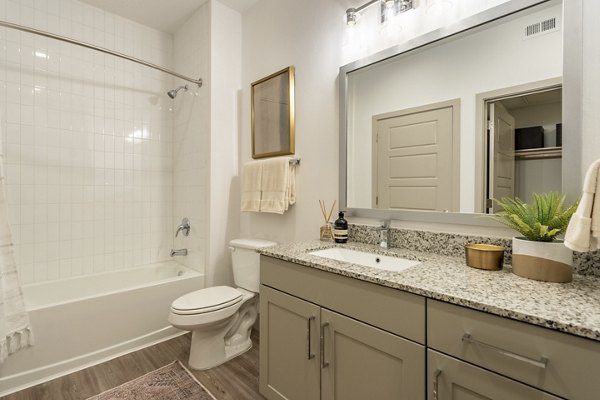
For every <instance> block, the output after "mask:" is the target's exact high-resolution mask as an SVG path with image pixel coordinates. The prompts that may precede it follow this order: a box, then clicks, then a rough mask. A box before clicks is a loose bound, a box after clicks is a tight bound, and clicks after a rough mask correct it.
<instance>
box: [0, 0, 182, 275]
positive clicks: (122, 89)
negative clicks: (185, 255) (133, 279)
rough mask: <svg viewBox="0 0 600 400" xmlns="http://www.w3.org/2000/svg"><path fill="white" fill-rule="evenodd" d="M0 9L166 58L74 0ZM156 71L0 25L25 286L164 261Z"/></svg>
mask: <svg viewBox="0 0 600 400" xmlns="http://www.w3.org/2000/svg"><path fill="white" fill-rule="evenodd" d="M0 18H2V19H6V20H8V21H11V22H15V23H20V24H23V25H27V26H31V27H35V28H38V29H43V30H48V31H51V32H55V33H59V34H62V35H66V36H69V37H73V38H75V39H79V40H83V41H86V42H91V43H94V44H96V45H100V46H104V47H108V48H111V49H115V50H117V51H120V52H123V53H126V54H130V55H133V56H135V57H139V58H142V59H145V60H148V61H150V62H153V63H156V64H159V65H163V66H167V67H170V66H171V64H172V56H173V50H172V37H171V36H170V35H168V34H164V33H161V32H159V31H156V30H153V29H150V28H148V27H145V26H143V25H140V24H137V23H134V22H132V21H129V20H126V19H123V18H121V17H118V16H115V15H112V14H110V13H107V12H104V11H101V10H99V9H96V8H93V7H91V6H88V5H86V4H83V3H80V2H78V1H75V0H35V1H34V0H14V1H13V0H0ZM173 84H174V82H173V79H172V78H171V77H170V76H169V75H167V74H164V73H161V72H159V71H155V70H152V69H149V68H147V67H144V66H141V65H137V64H134V63H131V62H129V61H125V60H121V59H117V58H115V57H113V56H109V55H104V54H102V53H99V52H95V51H92V50H88V49H84V48H80V47H77V46H74V45H71V44H66V43H61V42H57V41H55V40H52V39H46V38H43V37H39V36H34V35H31V34H27V33H21V32H18V31H15V30H8V29H0V121H1V125H0V129H1V131H2V140H3V147H4V151H5V153H6V158H5V163H6V169H5V171H6V181H5V182H6V184H7V186H6V189H7V198H8V204H9V218H10V224H11V227H12V229H13V234H14V243H15V249H16V257H17V262H18V264H19V270H20V274H21V279H22V281H23V282H24V283H28V282H34V281H35V282H39V281H44V280H50V279H56V278H62V277H69V276H74V275H81V274H87V273H94V272H100V271H107V270H112V269H117V268H128V267H132V266H136V265H142V264H147V263H151V262H156V261H160V260H164V259H168V258H169V257H168V252H169V250H170V249H171V247H172V245H173V240H172V237H173V236H172V235H173V198H172V185H173V137H172V127H173V115H172V114H173V112H172V110H171V106H172V101H171V100H170V99H169V98H168V97H167V96H166V94H165V93H166V91H167V90H169V89H171V88H172V87H173Z"/></svg>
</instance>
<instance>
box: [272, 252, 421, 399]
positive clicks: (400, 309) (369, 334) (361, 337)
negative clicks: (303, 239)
mask: <svg viewBox="0 0 600 400" xmlns="http://www.w3.org/2000/svg"><path fill="white" fill-rule="evenodd" d="M261 282H262V284H261V288H260V312H261V318H260V335H261V349H260V392H261V394H262V395H263V396H265V397H266V398H267V399H270V400H274V399H288V400H294V399H298V400H305V399H308V400H311V399H324V400H333V399H338V400H354V399H356V400H359V399H360V400H363V399H366V398H368V399H382V400H387V399H390V400H391V399H394V400H397V399H406V400H419V399H423V400H424V398H425V390H424V388H425V376H424V374H423V371H424V370H425V347H424V346H423V345H422V344H421V343H417V342H415V341H412V340H409V339H407V338H405V337H402V336H400V334H398V332H403V333H405V334H409V335H413V336H414V337H417V338H420V339H421V341H422V340H423V339H424V329H425V303H424V299H423V298H422V297H420V296H415V295H411V294H408V293H403V292H398V291H396V290H394V289H389V288H384V287H381V286H378V285H374V284H370V283H366V282H362V281H358V280H356V279H351V278H346V277H341V276H339V275H334V274H330V273H327V272H323V271H318V270H315V269H311V268H306V267H302V266H298V265H295V264H293V263H288V262H285V261H280V260H275V259H269V258H265V257H263V258H262V260H261ZM389 290H391V291H389ZM398 294H402V295H407V297H404V296H400V298H402V297H404V300H406V301H405V302H404V301H402V299H399V298H398ZM359 303H362V304H365V305H368V307H365V306H360V307H355V306H356V305H357V304H359ZM348 307H349V308H348ZM380 308H383V309H384V310H388V311H390V313H389V314H386V315H385V318H383V319H381V315H379V314H380V310H379V309H380ZM369 309H370V311H368V310H369ZM392 310H393V311H394V313H391V311H392ZM367 311H368V312H367ZM398 315H400V316H401V317H402V316H404V317H406V318H407V319H405V320H404V321H403V323H401V324H398V323H397V319H398ZM411 316H412V317H413V318H411ZM365 319H366V320H369V321H365ZM374 319H375V320H376V321H378V322H380V323H381V324H382V325H385V326H380V325H376V324H373V323H372V322H373V320H374ZM387 319H389V321H387ZM386 322H387V323H386ZM415 327H416V328H415ZM391 330H393V331H391ZM394 331H395V332H394Z"/></svg>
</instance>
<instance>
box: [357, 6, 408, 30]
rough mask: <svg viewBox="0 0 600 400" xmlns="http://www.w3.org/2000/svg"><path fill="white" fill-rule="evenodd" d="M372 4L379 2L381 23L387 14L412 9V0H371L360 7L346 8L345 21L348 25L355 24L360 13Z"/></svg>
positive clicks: (396, 13)
mask: <svg viewBox="0 0 600 400" xmlns="http://www.w3.org/2000/svg"><path fill="white" fill-rule="evenodd" d="M374 4H379V8H380V16H381V18H380V19H381V23H384V22H385V21H386V19H387V18H388V15H398V14H400V13H403V12H405V11H408V10H412V9H413V0H371V1H369V2H366V3H365V4H363V5H362V6H360V7H356V8H354V7H353V8H349V9H347V10H346V23H347V24H348V25H350V26H353V25H356V21H358V17H359V15H360V13H361V12H362V11H363V10H365V9H367V8H369V7H371V6H372V5H374Z"/></svg>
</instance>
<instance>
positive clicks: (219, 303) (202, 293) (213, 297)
mask: <svg viewBox="0 0 600 400" xmlns="http://www.w3.org/2000/svg"><path fill="white" fill-rule="evenodd" d="M243 299H244V294H243V293H242V292H240V291H239V290H237V289H234V288H232V287H229V286H214V287H210V288H206V289H201V290H196V291H195V292H191V293H188V294H186V295H184V296H181V297H179V298H178V299H176V300H175V301H174V302H173V304H172V305H171V312H173V313H175V314H178V315H194V314H204V313H209V312H213V311H218V310H222V309H225V308H228V307H231V306H234V305H236V304H237V303H240V302H241V301H242V300H243Z"/></svg>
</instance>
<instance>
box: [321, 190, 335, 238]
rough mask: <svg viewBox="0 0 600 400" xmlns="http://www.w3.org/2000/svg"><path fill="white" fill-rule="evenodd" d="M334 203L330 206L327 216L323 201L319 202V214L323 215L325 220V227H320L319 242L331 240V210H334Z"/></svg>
mask: <svg viewBox="0 0 600 400" xmlns="http://www.w3.org/2000/svg"><path fill="white" fill-rule="evenodd" d="M335 203H336V201H335V200H334V201H333V204H332V205H331V209H330V210H329V214H327V208H325V200H319V205H320V206H321V213H322V214H323V218H324V219H325V225H323V226H322V227H321V232H320V236H319V237H320V239H321V240H333V229H332V228H331V222H329V221H331V215H332V214H333V209H334V208H335Z"/></svg>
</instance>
